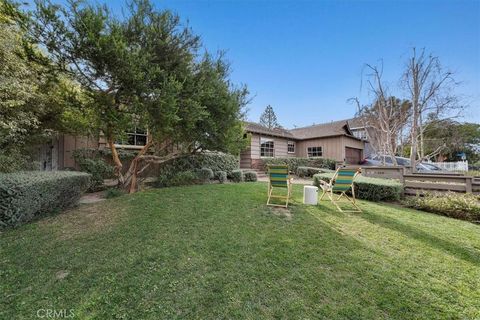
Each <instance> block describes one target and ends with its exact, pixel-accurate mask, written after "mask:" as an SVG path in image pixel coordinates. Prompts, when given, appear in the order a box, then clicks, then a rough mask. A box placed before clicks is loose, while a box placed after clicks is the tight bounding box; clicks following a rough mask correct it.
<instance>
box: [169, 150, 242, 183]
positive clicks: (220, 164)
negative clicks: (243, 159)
mask: <svg viewBox="0 0 480 320" xmlns="http://www.w3.org/2000/svg"><path fill="white" fill-rule="evenodd" d="M201 168H210V169H212V171H214V172H216V171H225V172H227V174H230V173H231V172H232V171H233V170H235V169H237V168H238V158H237V157H235V156H233V155H231V154H227V153H221V152H200V153H196V154H191V155H184V156H180V157H178V158H174V159H172V160H170V161H167V162H164V163H162V164H160V167H159V174H160V175H164V176H167V177H171V176H173V175H174V174H176V173H177V172H181V171H196V170H199V169H201Z"/></svg>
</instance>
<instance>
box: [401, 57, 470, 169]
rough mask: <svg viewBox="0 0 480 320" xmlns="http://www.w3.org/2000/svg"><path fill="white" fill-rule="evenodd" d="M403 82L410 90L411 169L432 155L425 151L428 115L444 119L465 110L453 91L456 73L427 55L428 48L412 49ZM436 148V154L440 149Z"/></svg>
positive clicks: (436, 58)
mask: <svg viewBox="0 0 480 320" xmlns="http://www.w3.org/2000/svg"><path fill="white" fill-rule="evenodd" d="M402 83H403V86H404V88H405V89H406V90H407V92H408V95H409V100H410V101H411V103H412V116H411V119H410V128H411V129H410V142H411V150H410V151H411V152H410V161H411V164H412V170H414V171H416V164H417V163H418V162H419V161H421V160H423V159H425V158H428V157H430V156H432V154H429V155H426V154H425V143H424V133H425V129H426V127H427V124H426V123H427V121H426V120H427V118H428V116H429V114H434V115H435V116H436V118H438V119H442V118H444V117H445V116H447V115H448V116H458V113H456V114H455V112H456V111H460V110H461V109H462V107H461V106H459V104H458V99H457V97H456V96H455V95H453V94H452V91H453V89H454V87H455V86H457V85H458V83H456V82H455V80H454V79H453V73H452V72H451V71H449V70H445V69H444V68H443V67H442V65H441V64H440V60H439V58H438V57H435V56H433V55H431V54H428V55H427V54H426V53H425V49H422V50H421V51H420V52H417V50H416V49H415V48H413V53H412V56H411V57H410V58H409V59H408V62H407V65H406V68H405V72H404V74H403V78H402ZM441 147H442V146H440V147H439V150H435V151H433V154H435V153H438V152H440V151H441Z"/></svg>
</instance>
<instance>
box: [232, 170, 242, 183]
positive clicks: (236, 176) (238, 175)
mask: <svg viewBox="0 0 480 320" xmlns="http://www.w3.org/2000/svg"><path fill="white" fill-rule="evenodd" d="M230 177H231V179H232V181H233V182H242V181H243V171H242V170H233V171H232V173H231V174H230Z"/></svg>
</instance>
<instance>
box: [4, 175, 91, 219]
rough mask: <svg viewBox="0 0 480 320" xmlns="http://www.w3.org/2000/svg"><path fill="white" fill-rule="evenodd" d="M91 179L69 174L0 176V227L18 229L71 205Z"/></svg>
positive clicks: (86, 176)
mask: <svg viewBox="0 0 480 320" xmlns="http://www.w3.org/2000/svg"><path fill="white" fill-rule="evenodd" d="M89 184H90V175H89V174H87V173H83V172H71V171H29V172H25V171H23V172H17V173H7V174H0V226H2V227H6V226H17V225H20V224H22V223H25V222H28V221H31V220H32V219H33V218H35V217H36V216H38V215H41V214H43V213H47V212H54V211H59V210H62V209H65V208H68V207H70V206H72V205H74V204H75V203H76V202H77V201H78V199H80V196H81V195H82V193H83V192H84V191H85V190H86V189H87V188H88V186H89Z"/></svg>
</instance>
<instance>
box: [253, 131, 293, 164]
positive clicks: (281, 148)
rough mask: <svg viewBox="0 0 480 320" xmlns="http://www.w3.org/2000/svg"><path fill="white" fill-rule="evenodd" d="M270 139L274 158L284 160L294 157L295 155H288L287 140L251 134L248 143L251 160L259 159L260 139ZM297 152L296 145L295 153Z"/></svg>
mask: <svg viewBox="0 0 480 320" xmlns="http://www.w3.org/2000/svg"><path fill="white" fill-rule="evenodd" d="M261 137H265V138H271V139H273V143H274V148H275V157H277V158H285V157H295V156H296V153H288V141H293V140H288V139H283V138H279V137H270V136H267V135H263V136H262V135H259V134H256V133H252V141H251V143H250V149H251V157H252V159H260V158H261V157H260V138H261ZM296 151H297V144H296V145H295V152H296Z"/></svg>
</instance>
